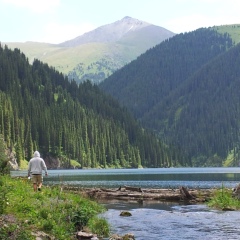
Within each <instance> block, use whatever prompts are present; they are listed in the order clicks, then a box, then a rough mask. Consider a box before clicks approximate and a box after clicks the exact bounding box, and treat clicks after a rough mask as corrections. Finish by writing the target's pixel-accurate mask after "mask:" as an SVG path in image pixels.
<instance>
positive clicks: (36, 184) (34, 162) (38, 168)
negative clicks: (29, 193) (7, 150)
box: [28, 151, 48, 192]
mask: <svg viewBox="0 0 240 240" xmlns="http://www.w3.org/2000/svg"><path fill="white" fill-rule="evenodd" d="M42 171H45V176H47V175H48V173H47V167H46V164H45V162H44V160H43V159H42V158H41V157H40V153H39V152H38V151H35V152H34V154H33V158H32V159H31V160H30V161H29V163H28V177H30V174H31V175H32V183H33V189H34V192H36V191H37V190H38V191H41V187H42V180H43V177H42Z"/></svg>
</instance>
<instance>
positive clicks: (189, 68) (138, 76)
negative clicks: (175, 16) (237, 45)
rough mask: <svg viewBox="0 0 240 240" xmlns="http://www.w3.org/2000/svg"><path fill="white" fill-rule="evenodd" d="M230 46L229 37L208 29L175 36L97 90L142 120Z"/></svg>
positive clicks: (132, 63) (138, 59) (108, 79)
mask: <svg viewBox="0 0 240 240" xmlns="http://www.w3.org/2000/svg"><path fill="white" fill-rule="evenodd" d="M231 46H232V40H231V39H230V38H229V37H228V36H223V35H220V34H218V33H217V32H216V31H214V30H211V29H199V30H196V31H193V32H190V33H185V34H178V35H176V36H175V37H173V38H171V39H169V40H165V41H164V42H162V43H161V44H159V45H157V46H156V47H154V48H152V49H150V50H148V51H147V52H146V53H145V54H142V55H141V56H140V57H138V58H137V60H135V61H133V62H131V63H130V64H128V65H126V66H125V67H123V68H122V69H120V70H119V71H117V72H116V73H114V74H113V75H111V76H110V77H109V78H107V79H106V80H105V81H104V82H103V83H102V84H100V87H101V88H102V89H104V90H105V91H106V92H108V93H110V94H111V95H112V96H114V97H115V98H117V99H118V100H119V101H120V102H121V103H122V104H123V105H125V106H127V107H128V108H129V109H130V110H131V111H132V112H133V113H134V114H135V116H136V117H137V118H139V119H141V118H142V117H143V115H144V114H145V113H146V112H147V111H149V110H150V109H151V108H153V107H154V105H155V104H158V103H159V102H160V101H161V100H162V99H163V98H164V97H166V96H168V94H169V93H170V92H172V91H173V90H174V89H176V88H177V87H179V85H181V84H182V83H183V82H184V81H185V80H186V79H187V78H188V77H189V76H191V74H193V73H194V72H195V71H197V70H198V69H199V68H200V67H202V66H203V65H204V64H205V63H207V62H208V61H210V60H211V59H212V58H214V57H216V56H217V55H219V54H220V53H222V52H225V51H226V50H227V49H228V48H229V47H231Z"/></svg>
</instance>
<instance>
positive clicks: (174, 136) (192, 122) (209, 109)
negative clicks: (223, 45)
mask: <svg viewBox="0 0 240 240" xmlns="http://www.w3.org/2000/svg"><path fill="white" fill-rule="evenodd" d="M239 64H240V44H238V45H237V46H236V47H233V48H231V49H230V50H229V51H227V52H226V53H224V54H221V55H219V56H218V57H216V58H214V59H213V60H212V61H210V62H209V63H208V64H206V65H204V66H203V67H202V68H201V69H200V70H199V71H197V72H196V73H195V74H194V75H193V76H191V77H190V78H189V79H187V80H186V82H185V84H184V85H182V86H181V87H180V88H178V89H177V90H176V91H175V92H173V93H172V94H171V95H170V96H169V97H167V98H166V99H164V101H162V102H161V103H160V104H158V105H156V106H155V107H154V109H152V110H151V111H150V112H148V113H146V115H145V116H144V119H143V122H144V123H145V126H148V127H153V128H154V129H158V131H159V133H160V136H161V137H165V138H168V140H169V142H171V143H173V144H174V145H179V147H180V146H181V147H182V148H184V150H185V151H186V152H187V154H188V156H189V157H191V158H192V163H193V165H195V166H203V165H206V166H209V165H211V166H222V164H223V160H225V159H226V157H227V156H228V155H229V154H230V153H232V154H233V155H232V162H231V165H232V166H238V164H239V161H240V156H239V154H238V153H239V150H240V145H239V134H240V132H239V129H240V122H239V119H240V95H239V89H240V70H239ZM231 151H232V152H231Z"/></svg>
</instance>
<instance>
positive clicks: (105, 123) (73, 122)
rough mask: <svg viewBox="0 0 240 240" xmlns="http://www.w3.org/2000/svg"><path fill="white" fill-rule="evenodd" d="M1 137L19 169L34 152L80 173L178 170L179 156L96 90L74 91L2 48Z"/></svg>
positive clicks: (56, 75)
mask: <svg viewBox="0 0 240 240" xmlns="http://www.w3.org/2000/svg"><path fill="white" fill-rule="evenodd" d="M0 134H2V136H3V138H4V141H5V143H6V146H7V148H9V149H11V150H12V151H13V152H15V154H16V157H17V161H18V163H19V164H21V161H20V160H22V159H27V160H30V158H31V157H32V153H33V151H34V150H35V149H38V150H39V151H40V152H41V153H42V154H43V157H46V156H48V155H50V156H54V157H58V158H60V159H61V160H62V162H64V160H66V159H73V160H76V161H77V162H79V163H80V165H81V167H82V168H85V167H86V168H96V167H103V168H106V167H134V168H136V167H163V166H176V165H177V164H179V162H178V159H179V155H178V151H177V150H172V149H171V148H170V147H169V146H167V145H166V144H165V143H164V142H162V141H160V140H159V139H158V138H156V136H155V135H154V134H153V133H152V132H150V131H147V130H145V129H143V128H142V127H141V125H140V124H139V123H138V122H137V121H136V120H135V119H134V118H133V116H132V115H131V114H130V113H129V112H128V111H127V110H126V109H125V108H123V107H120V105H119V103H118V102H117V101H116V100H114V99H113V98H112V97H110V96H108V95H106V94H104V93H103V92H102V91H101V90H99V88H98V87H97V86H96V85H93V84H92V83H90V82H89V81H87V82H84V83H81V84H79V85H78V84H77V83H76V82H75V81H74V80H72V81H69V79H68V78H67V77H66V76H64V75H63V74H62V73H60V72H58V71H56V70H55V69H54V68H52V67H49V66H48V65H47V64H44V63H42V62H40V61H39V60H37V59H35V60H34V62H33V64H32V65H30V64H29V61H28V59H27V58H26V56H25V55H24V54H23V53H21V52H20V50H19V49H14V50H13V51H12V50H10V49H9V48H8V47H7V46H4V47H3V46H0ZM66 167H69V166H66Z"/></svg>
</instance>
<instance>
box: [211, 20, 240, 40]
mask: <svg viewBox="0 0 240 240" xmlns="http://www.w3.org/2000/svg"><path fill="white" fill-rule="evenodd" d="M213 29H216V30H217V32H219V33H221V34H229V36H230V37H231V38H232V39H233V41H234V42H235V44H238V43H239V42H240V24H232V25H222V26H215V27H213Z"/></svg>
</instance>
